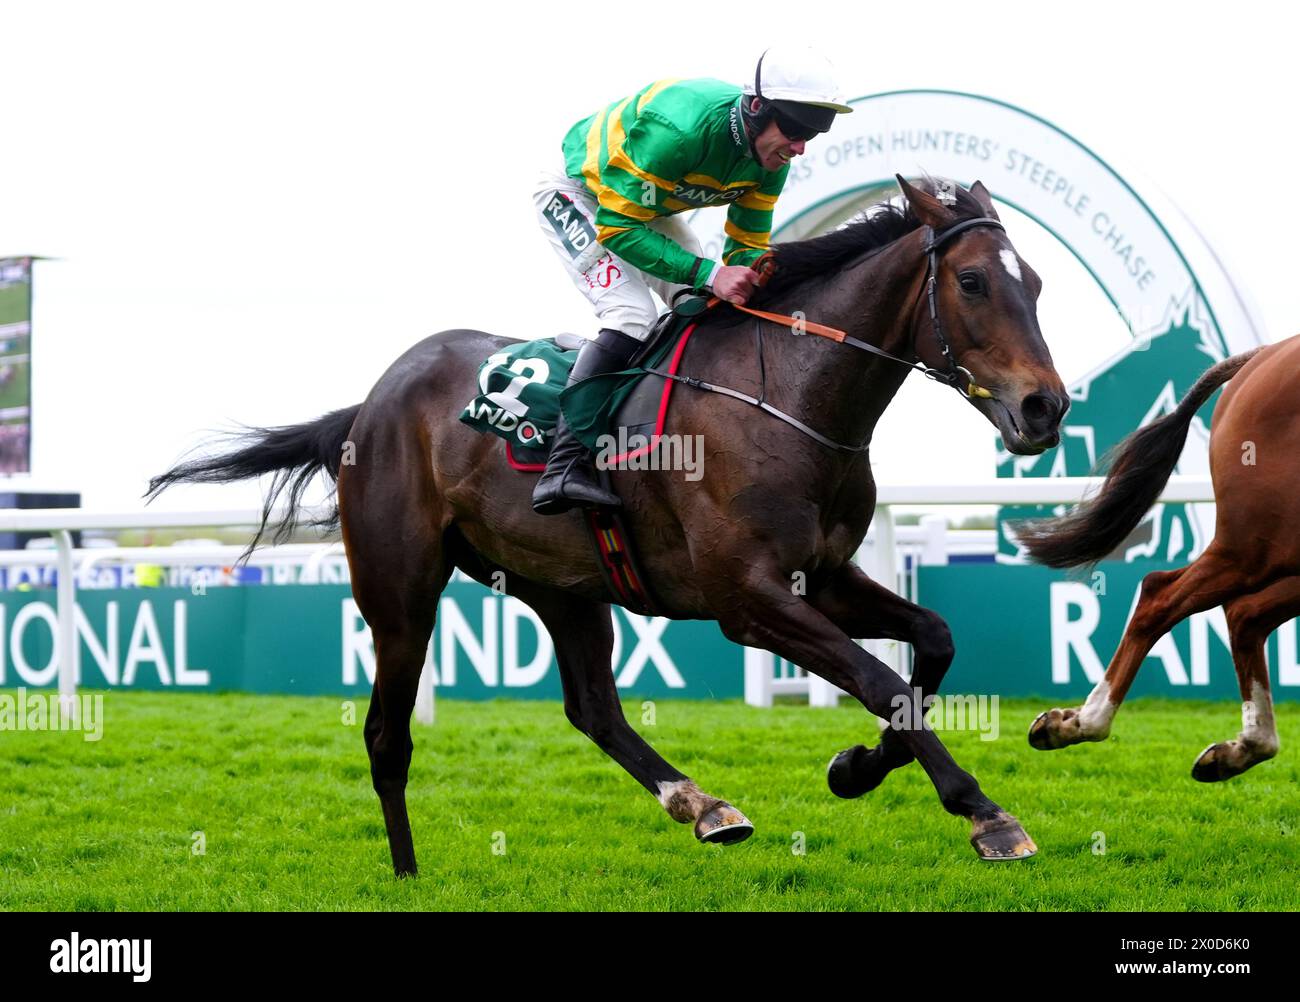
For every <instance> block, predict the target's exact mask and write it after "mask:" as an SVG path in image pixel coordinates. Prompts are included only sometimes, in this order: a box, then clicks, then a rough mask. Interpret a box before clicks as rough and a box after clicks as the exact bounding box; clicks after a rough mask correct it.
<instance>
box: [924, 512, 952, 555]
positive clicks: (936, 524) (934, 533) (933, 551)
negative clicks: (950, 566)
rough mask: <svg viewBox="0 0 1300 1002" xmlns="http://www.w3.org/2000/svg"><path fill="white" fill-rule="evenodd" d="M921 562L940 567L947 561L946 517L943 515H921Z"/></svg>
mask: <svg viewBox="0 0 1300 1002" xmlns="http://www.w3.org/2000/svg"><path fill="white" fill-rule="evenodd" d="M921 532H922V533H923V534H924V536H925V539H924V541H923V542H922V543H921V563H922V564H924V565H925V566H926V567H942V566H945V565H947V563H948V518H947V516H945V515H922V516H921Z"/></svg>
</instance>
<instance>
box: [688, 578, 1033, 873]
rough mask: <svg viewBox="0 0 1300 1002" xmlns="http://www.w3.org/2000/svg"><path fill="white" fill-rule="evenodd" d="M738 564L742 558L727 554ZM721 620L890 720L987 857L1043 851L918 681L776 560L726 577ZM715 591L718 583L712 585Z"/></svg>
mask: <svg viewBox="0 0 1300 1002" xmlns="http://www.w3.org/2000/svg"><path fill="white" fill-rule="evenodd" d="M722 566H725V567H728V568H731V569H733V570H734V568H735V567H737V566H742V564H741V563H740V561H738V560H737V561H723V564H722ZM714 585H716V589H717V590H716V591H715V592H714V593H715V594H716V595H717V596H718V598H719V606H718V608H719V616H718V622H719V624H720V625H721V626H722V629H723V632H724V633H726V635H727V636H728V637H729V638H730V639H731V640H734V641H735V642H736V643H740V644H746V645H748V646H751V647H761V648H764V649H766V650H769V651H771V652H772V653H774V654H777V655H780V656H781V657H783V658H786V659H787V660H789V661H791V662H793V663H794V664H797V665H800V666H801V667H803V668H804V669H805V670H807V671H810V672H813V673H814V674H816V675H819V676H821V677H822V678H824V679H826V680H827V681H829V682H832V683H833V684H835V685H837V686H839V687H840V688H841V689H843V690H844V691H845V692H847V693H849V694H850V695H852V696H853V697H854V698H856V699H857V700H858V701H859V702H861V703H862V705H863V706H865V707H866V708H867V710H869V711H870V712H871V713H874V714H875V715H876V716H878V717H883V718H885V719H887V720H889V721H890V726H891V728H893V729H895V730H896V732H897V736H898V738H899V740H901V741H902V743H903V744H904V745H906V747H907V748H908V750H910V751H911V753H912V754H913V755H914V756H915V758H916V760H917V761H918V762H920V763H921V767H922V768H923V769H925V771H926V774H927V775H929V777H930V781H931V782H932V783H933V784H934V787H935V790H936V792H937V793H938V794H939V800H940V803H942V804H943V807H944V809H945V810H946V811H948V812H949V813H950V814H956V815H960V816H961V817H964V818H967V819H969V820H970V822H971V828H972V830H971V837H970V840H971V844H972V845H973V846H974V847H975V851H976V852H977V853H979V855H980V857H981V858H982V859H988V860H1004V859H1023V858H1025V857H1028V856H1032V855H1033V854H1034V853H1035V852H1037V848H1038V847H1037V846H1035V845H1034V842H1033V840H1032V839H1030V837H1029V836H1028V835H1027V834H1025V831H1024V829H1023V828H1021V826H1020V823H1019V822H1018V821H1017V820H1016V819H1015V818H1014V817H1012V816H1011V815H1010V814H1008V813H1007V812H1006V811H1004V810H1002V808H1000V807H999V806H998V805H997V804H995V803H994V802H993V801H992V800H990V799H989V798H988V797H986V796H985V795H984V791H983V790H981V789H980V786H979V783H977V782H976V781H975V778H974V777H973V776H971V775H970V774H969V773H967V772H965V771H963V770H962V769H961V768H960V767H959V766H958V765H957V763H956V762H955V761H953V758H952V756H951V755H950V754H949V753H948V750H947V749H946V748H944V746H943V743H942V742H941V741H940V740H939V738H938V737H937V736H936V735H935V733H934V731H933V730H932V729H931V728H930V727H929V725H928V724H927V723H926V722H925V720H924V717H923V716H921V715H920V713H919V708H918V707H917V706H916V705H915V700H914V695H913V692H912V689H911V687H910V686H909V685H908V684H907V682H905V681H904V680H903V679H902V678H900V677H899V676H898V675H897V674H896V673H895V672H893V671H892V670H890V668H889V666H888V665H886V664H885V663H884V662H882V661H880V660H879V659H877V658H875V657H873V656H872V655H870V654H868V653H867V652H866V651H864V650H863V649H862V648H861V647H859V646H858V645H857V644H855V643H854V642H853V641H852V640H851V639H850V638H849V637H848V635H847V634H846V633H845V632H844V631H843V630H841V629H839V628H838V627H837V626H836V625H835V624H834V623H833V622H831V621H830V620H829V619H828V618H827V617H826V616H825V615H824V614H823V613H822V612H821V611H819V610H818V609H816V608H814V607H813V606H812V605H811V604H810V603H809V602H807V601H805V600H804V599H803V598H800V597H798V596H796V595H793V594H792V593H791V590H790V587H789V584H788V579H787V578H785V577H784V576H783V575H782V573H781V571H780V569H779V568H776V567H772V566H759V567H755V566H753V565H752V563H751V564H750V565H749V567H748V569H747V572H746V573H744V576H743V577H742V578H741V579H740V580H736V579H735V578H734V577H723V576H719V577H718V579H717V580H716V582H714ZM711 590H712V589H711Z"/></svg>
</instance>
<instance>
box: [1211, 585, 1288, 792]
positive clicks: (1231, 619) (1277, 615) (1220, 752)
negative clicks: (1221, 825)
mask: <svg viewBox="0 0 1300 1002" xmlns="http://www.w3.org/2000/svg"><path fill="white" fill-rule="evenodd" d="M1224 611H1225V612H1226V613H1227V616H1228V630H1229V634H1230V636H1231V638H1232V661H1233V664H1234V666H1235V667H1236V669H1237V683H1238V685H1239V686H1240V688H1241V699H1242V704H1241V733H1240V734H1238V735H1237V737H1236V738H1234V739H1233V740H1231V741H1220V742H1219V743H1218V744H1213V745H1210V747H1208V748H1206V749H1205V751H1203V752H1201V754H1200V756H1199V757H1198V758H1197V759H1196V763H1195V764H1194V765H1193V766H1192V777H1193V778H1194V779H1199V780H1200V781H1201V782H1203V783H1217V782H1219V781H1221V780H1225V779H1231V778H1232V777H1233V776H1240V775H1241V774H1242V773H1243V772H1245V771H1246V770H1247V769H1249V768H1250V767H1251V766H1253V765H1257V764H1258V763H1260V762H1263V761H1266V760H1267V759H1270V758H1272V757H1273V756H1274V755H1276V754H1277V750H1278V739H1277V723H1276V721H1275V720H1274V719H1273V694H1272V692H1270V690H1269V686H1268V661H1267V660H1266V659H1265V657H1264V642H1265V641H1266V640H1267V639H1268V635H1269V634H1270V633H1272V632H1273V631H1274V630H1275V629H1277V628H1278V627H1279V626H1281V625H1282V624H1283V623H1284V622H1286V621H1287V620H1288V619H1290V618H1292V617H1293V616H1295V615H1297V614H1300V578H1296V577H1288V578H1286V579H1284V580H1282V581H1276V582H1274V583H1273V584H1271V585H1269V586H1268V587H1267V588H1265V589H1264V590H1263V591H1260V592H1256V593H1255V594H1254V595H1243V596H1242V597H1241V598H1238V599H1234V600H1233V601H1232V602H1229V603H1228V605H1227V606H1226V608H1225V610H1224Z"/></svg>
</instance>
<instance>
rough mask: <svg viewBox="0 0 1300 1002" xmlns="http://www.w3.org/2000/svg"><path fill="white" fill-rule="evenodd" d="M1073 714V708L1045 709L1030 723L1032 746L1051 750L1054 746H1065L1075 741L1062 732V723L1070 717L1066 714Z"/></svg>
mask: <svg viewBox="0 0 1300 1002" xmlns="http://www.w3.org/2000/svg"><path fill="white" fill-rule="evenodd" d="M1067 713H1069V714H1071V715H1073V713H1074V711H1073V710H1044V711H1043V712H1042V713H1040V714H1039V715H1038V716H1036V717H1035V718H1034V722H1033V723H1032V724H1030V725H1029V744H1030V747H1032V748H1037V749H1038V750H1039V751H1051V750H1052V749H1053V748H1064V747H1066V746H1067V745H1072V744H1074V743H1075V742H1074V741H1072V740H1069V739H1068V738H1067V737H1066V736H1065V735H1064V734H1062V733H1061V724H1062V722H1064V721H1065V720H1068V719H1069V717H1067V716H1066V714H1067Z"/></svg>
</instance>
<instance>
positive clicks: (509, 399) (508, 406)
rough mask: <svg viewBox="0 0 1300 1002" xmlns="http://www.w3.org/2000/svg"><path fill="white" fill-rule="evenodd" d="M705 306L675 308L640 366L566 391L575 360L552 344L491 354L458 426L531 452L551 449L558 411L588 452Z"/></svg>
mask: <svg viewBox="0 0 1300 1002" xmlns="http://www.w3.org/2000/svg"><path fill="white" fill-rule="evenodd" d="M704 307H705V300H703V299H691V300H688V301H687V302H686V303H684V304H682V305H681V306H679V307H678V308H677V310H676V312H675V313H674V315H673V318H672V320H671V321H670V322H669V323H670V329H669V331H668V332H667V334H666V335H665V336H662V337H660V338H659V341H658V343H657V345H656V346H655V347H654V349H653V350H652V351H651V353H650V354H649V355H647V356H646V357H645V358H643V359H642V360H641V361H640V363H638V364H637V365H636V366H633V367H632V368H630V369H623V370H621V371H619V372H606V373H601V374H600V375H598V376H591V377H590V378H588V379H584V380H582V381H581V382H578V383H574V384H573V385H572V386H568V387H567V388H566V384H567V383H568V381H569V372H570V371H571V370H572V369H573V363H574V361H575V360H576V359H577V357H578V352H577V350H576V349H569V350H566V349H564V348H561V347H560V346H559V345H558V344H556V343H555V339H554V338H542V339H539V340H536V341H522V342H520V343H519V344H515V345H511V346H510V347H508V348H505V349H503V350H502V351H499V352H497V353H496V354H494V355H491V356H490V357H489V358H488V359H487V361H485V362H484V363H483V365H482V366H481V367H480V368H479V373H478V384H479V389H480V391H481V392H480V393H479V395H478V396H476V397H475V398H474V399H473V400H471V401H470V402H469V404H468V405H466V407H465V409H464V410H463V411H462V412H461V415H460V419H461V420H462V421H463V422H465V424H467V425H469V426H470V427H471V428H474V429H475V430H477V431H482V432H491V433H492V434H494V435H499V436H500V437H501V438H504V439H505V440H506V441H507V442H510V443H512V444H514V445H517V446H521V447H524V448H529V449H549V448H550V446H551V436H552V435H553V434H554V432H555V424H556V422H557V421H558V420H559V416H560V410H561V408H563V410H564V416H565V418H566V419H567V420H568V422H569V427H570V428H572V429H573V433H574V435H575V436H577V437H578V438H579V439H580V440H581V441H582V442H583V443H584V444H585V445H586V446H587V448H589V449H591V450H592V451H593V452H594V451H596V450H597V449H598V448H599V446H598V445H597V441H598V439H599V438H600V437H601V436H602V435H605V434H613V433H615V432H617V427H616V425H615V418H616V416H617V414H618V411H619V408H620V407H622V405H623V402H624V401H625V400H626V399H627V398H628V396H629V395H630V394H631V392H632V390H633V389H635V388H636V384H637V383H638V382H640V381H641V379H642V378H643V377H644V376H645V375H646V370H647V369H654V368H658V367H659V365H660V364H661V363H662V362H663V361H664V359H666V358H667V357H668V355H669V353H670V352H671V351H672V350H673V347H674V346H675V345H676V343H677V339H678V337H679V336H680V334H681V331H682V329H683V328H684V327H685V326H686V325H687V324H689V323H691V322H692V321H693V320H694V319H695V318H696V316H698V314H699V313H701V312H703V310H704Z"/></svg>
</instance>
